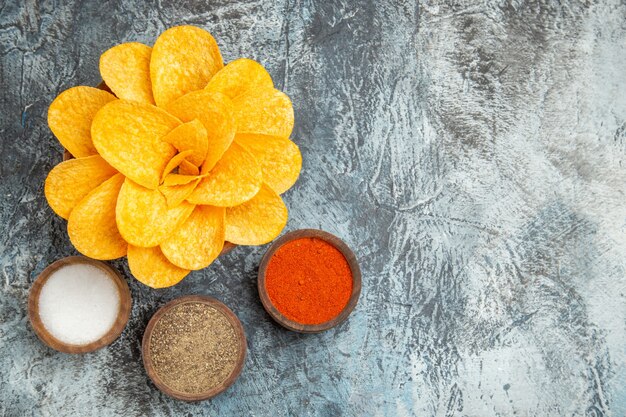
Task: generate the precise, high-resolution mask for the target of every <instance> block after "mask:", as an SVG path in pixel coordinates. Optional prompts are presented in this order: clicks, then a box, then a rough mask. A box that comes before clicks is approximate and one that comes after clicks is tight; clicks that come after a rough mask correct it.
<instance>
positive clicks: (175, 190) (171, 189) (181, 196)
mask: <svg viewBox="0 0 626 417" xmlns="http://www.w3.org/2000/svg"><path fill="white" fill-rule="evenodd" d="M199 182H200V178H197V179H195V180H193V181H192V182H190V183H187V184H181V185H169V186H168V185H161V186H159V191H160V192H161V194H163V196H164V197H165V200H166V201H167V207H169V208H172V207H176V206H178V205H179V204H180V203H182V202H183V201H185V200H186V199H187V197H189V196H190V195H191V193H192V192H193V190H194V189H195V188H196V186H197V185H198V183H199Z"/></svg>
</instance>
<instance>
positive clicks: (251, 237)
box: [225, 184, 287, 245]
mask: <svg viewBox="0 0 626 417" xmlns="http://www.w3.org/2000/svg"><path fill="white" fill-rule="evenodd" d="M286 224H287V207H286V206H285V203H283V200H282V199H281V198H280V196H279V195H278V194H276V193H275V192H274V190H272V189H271V188H270V187H268V186H267V185H266V184H263V186H262V187H261V190H260V191H259V193H258V194H257V195H255V196H254V198H253V199H252V200H250V201H248V202H246V203H244V204H242V205H240V206H237V207H230V208H227V209H226V235H225V239H226V240H227V241H229V242H232V243H235V244H237V245H262V244H264V243H267V242H269V241H271V240H272V239H274V238H275V237H276V236H278V235H279V234H280V232H281V231H282V230H283V228H284V227H285V225H286Z"/></svg>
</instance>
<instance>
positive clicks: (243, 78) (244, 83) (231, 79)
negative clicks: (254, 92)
mask: <svg viewBox="0 0 626 417" xmlns="http://www.w3.org/2000/svg"><path fill="white" fill-rule="evenodd" d="M256 87H268V88H272V87H274V83H273V82H272V77H271V76H270V75H269V74H268V72H267V71H266V70H265V68H263V65H261V64H259V63H258V62H256V61H253V60H251V59H247V58H240V59H236V60H234V61H232V62H230V63H228V64H227V65H226V66H225V67H224V68H222V69H221V70H219V71H218V72H217V74H215V75H214V76H213V78H211V80H210V81H209V83H208V84H207V86H206V87H205V88H206V89H207V90H209V91H216V92H218V93H222V94H224V95H226V96H227V97H228V98H230V99H231V100H232V99H234V98H235V97H237V96H240V95H242V94H243V93H245V92H246V91H248V90H250V89H252V88H256Z"/></svg>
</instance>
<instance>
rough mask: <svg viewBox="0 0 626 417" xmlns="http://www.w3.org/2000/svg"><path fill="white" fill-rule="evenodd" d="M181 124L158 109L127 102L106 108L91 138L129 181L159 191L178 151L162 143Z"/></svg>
mask: <svg viewBox="0 0 626 417" xmlns="http://www.w3.org/2000/svg"><path fill="white" fill-rule="evenodd" d="M179 124H180V121H179V120H178V119H176V118H175V117H173V116H171V115H169V114H168V113H166V112H165V111H163V110H161V109H159V108H158V107H155V106H152V105H149V104H143V103H137V102H132V101H126V100H116V101H114V102H112V103H109V104H108V105H106V106H104V107H103V108H102V109H101V110H100V111H99V112H98V114H97V115H96V117H95V118H94V119H93V125H92V127H91V134H92V136H93V143H94V145H95V146H96V149H97V150H98V152H99V153H100V155H101V156H102V157H103V158H104V159H105V160H106V161H107V162H108V163H109V164H111V165H112V166H113V167H114V168H116V169H117V170H118V171H119V172H121V173H122V174H124V175H125V176H126V177H128V178H130V179H131V180H133V181H135V182H136V183H137V184H140V185H143V186H144V187H147V188H150V189H156V188H157V187H158V185H159V180H160V179H161V174H162V173H163V170H164V169H165V166H166V165H167V163H168V162H169V161H170V159H172V157H173V156H174V155H175V154H176V148H174V147H173V146H172V145H170V144H169V143H165V142H163V141H162V140H161V138H162V137H163V136H165V135H166V134H167V133H169V132H170V130H172V129H174V128H175V127H176V126H178V125H179Z"/></svg>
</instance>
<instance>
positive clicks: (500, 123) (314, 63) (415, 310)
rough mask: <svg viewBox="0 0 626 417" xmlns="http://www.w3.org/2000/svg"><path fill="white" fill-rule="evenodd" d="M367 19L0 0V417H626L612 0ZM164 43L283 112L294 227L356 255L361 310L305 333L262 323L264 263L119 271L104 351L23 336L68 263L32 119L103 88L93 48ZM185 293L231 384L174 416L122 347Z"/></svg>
mask: <svg viewBox="0 0 626 417" xmlns="http://www.w3.org/2000/svg"><path fill="white" fill-rule="evenodd" d="M174 3H177V5H174ZM379 3H380V4H379ZM383 3H386V2H374V1H372V2H363V3H361V2H358V3H355V2H349V1H345V2H341V3H340V2H336V3H333V4H331V3H330V2H324V1H318V2H309V1H303V2H301V1H296V0H287V1H286V2H280V3H277V2H274V1H273V0H266V1H249V2H244V1H237V2H231V1H222V2H212V3H211V4H205V2H203V1H192V0H187V1H177V2H167V1H164V0H163V1H158V2H155V1H145V2H144V1H141V0H128V1H121V2H118V3H108V2H104V1H89V2H87V1H84V2H68V1H56V2H43V1H42V2H35V1H29V0H26V1H16V0H8V2H7V1H1V0H0V57H1V58H0V59H1V61H0V64H1V68H0V89H1V93H0V99H1V102H0V122H1V124H0V129H1V130H0V137H1V147H2V148H1V151H0V162H1V167H0V169H1V180H0V181H1V182H0V197H1V200H0V262H1V270H0V287H1V292H0V415H6V416H30V415H37V416H39V415H41V416H56V415H80V416H88V415H89V416H95V415H97V416H105V417H106V416H114V415H121V414H123V415H127V416H140V415H151V416H181V415H182V416H187V415H188V416H191V415H212V416H228V415H237V416H239V415H251V416H264V415H268V416H283V415H299V416H307V415H310V416H313V415H319V416H339V415H376V416H392V415H398V416H412V415H419V416H510V415H518V416H530V415H536V416H566V415H567V416H570V415H572V416H589V417H597V416H609V415H613V416H624V415H626V297H625V294H626V278H625V269H626V258H625V255H626V234H625V231H626V200H625V197H626V196H625V192H626V166H625V161H626V158H625V155H626V88H625V86H626V4H625V3H624V2H623V1H621V2H619V1H615V2H613V1H608V0H607V1H598V2H592V1H589V2H578V1H562V2H559V1H538V2H537V1H535V2H532V3H531V4H526V2H521V1H519V2H518V1H502V2H493V3H491V4H486V3H482V2H469V1H455V2H444V1H429V2H426V1H424V2H420V3H419V4H416V3H415V2H410V1H406V2H395V3H394V4H388V5H385V4H383ZM182 23H188V24H194V25H199V26H202V27H204V28H206V29H208V30H209V31H211V32H212V33H213V34H214V35H215V37H216V38H217V40H218V43H219V45H220V47H221V48H222V53H223V55H224V58H225V59H226V60H227V61H228V60H232V59H235V58H237V57H241V56H245V57H251V58H254V59H257V60H259V61H260V62H262V63H263V64H264V65H265V66H266V67H267V68H268V70H269V71H270V73H271V74H272V76H273V77H274V80H275V83H276V85H277V86H278V87H279V88H282V89H284V90H285V91H286V92H287V93H288V94H289V95H290V96H291V97H292V99H293V103H294V107H295V114H296V120H297V123H296V128H295V131H294V134H293V138H294V140H295V141H296V143H298V145H299V146H300V148H301V149H302V153H303V156H304V168H303V171H302V175H301V177H300V180H299V181H298V183H297V184H296V186H295V188H294V189H292V190H291V191H289V192H288V193H287V194H286V202H287V205H288V207H289V209H290V213H291V218H290V221H289V224H288V226H287V228H288V229H296V228H301V227H318V228H322V229H325V230H328V231H330V232H332V233H335V234H337V235H339V236H341V237H343V238H344V239H345V240H346V241H347V242H348V243H349V244H350V245H351V246H352V247H353V248H354V250H355V252H356V253H357V254H358V256H359V258H360V260H361V266H362V269H363V273H364V290H363V293H362V296H361V299H360V303H359V305H358V307H357V309H356V310H355V312H354V314H353V315H352V316H351V318H350V320H349V321H348V322H347V323H345V324H343V325H342V326H340V327H339V328H337V329H335V330H332V331H329V332H327V333H324V334H320V335H308V336H305V335H298V334H294V333H290V332H287V331H284V330H282V329H280V328H278V327H277V326H276V325H275V324H274V323H273V322H272V321H271V320H270V319H269V317H268V315H267V314H266V313H265V312H264V311H263V309H262V307H261V304H260V302H259V299H258V296H257V292H256V289H255V285H256V282H255V274H256V269H257V266H258V263H259V260H260V258H261V256H262V254H263V251H264V248H262V247H261V248H238V249H237V250H235V251H234V252H232V253H231V254H229V255H228V256H226V257H224V258H223V259H222V260H220V261H219V262H217V263H215V264H214V265H212V266H211V267H210V268H208V269H206V270H204V271H200V272H195V273H193V274H191V275H190V276H189V277H188V278H186V279H185V280H184V282H183V283H181V284H180V285H178V286H176V287H175V288H171V289H166V290H151V289H149V288H146V287H143V286H142V285H140V284H138V283H136V282H134V281H133V280H132V278H130V276H129V274H128V269H127V266H126V262H125V261H121V262H115V263H114V265H115V266H116V267H118V268H119V269H121V270H123V271H124V272H125V274H126V277H127V278H129V282H130V285H131V289H132V292H133V296H134V305H133V310H132V317H131V321H130V324H129V326H128V327H127V329H126V330H125V331H124V333H123V335H122V337H121V338H120V339H119V340H118V341H116V342H115V343H114V344H113V345H111V346H110V347H108V348H106V349H104V350H102V351H100V352H97V353H94V354H89V355H84V356H67V355H64V354H60V353H57V352H54V351H52V350H50V349H48V348H46V347H44V346H43V345H42V344H41V343H39V341H38V340H37V338H36V337H35V335H34V333H33V332H32V330H31V329H30V327H29V325H28V321H27V318H26V300H27V294H28V289H29V287H30V285H31V283H32V282H33V280H34V279H35V277H36V276H37V274H38V273H39V272H40V271H41V270H42V269H43V268H44V267H45V266H46V265H48V264H49V263H50V262H52V261H54V260H55V259H57V258H59V257H62V256H66V255H70V254H73V253H75V252H74V250H73V249H72V247H71V245H70V243H69V241H68V238H67V235H66V232H65V222H64V221H63V220H61V219H60V218H58V217H56V216H55V215H54V214H53V213H52V211H51V210H50V209H49V208H48V207H47V205H46V201H45V199H44V196H43V191H42V190H43V187H42V186H43V181H44V178H45V176H46V173H47V172H48V170H49V169H50V168H51V167H52V166H53V165H54V164H56V163H58V162H59V160H60V147H59V145H58V144H57V143H56V142H55V140H54V139H53V137H52V135H51V133H50V131H49V130H48V127H47V125H46V111H47V107H48V105H49V103H50V102H51V101H52V99H53V98H54V97H55V96H56V95H57V94H58V93H59V92H60V91H62V90H64V89H66V88H68V87H71V86H74V85H77V84H86V85H94V84H97V83H98V81H99V75H98V71H97V62H98V57H99V55H100V54H101V53H102V52H103V51H104V50H106V49H107V48H109V47H111V46H112V45H114V44H117V43H119V42H125V41H141V42H145V43H147V44H152V43H153V42H154V39H155V37H156V36H157V34H158V33H160V32H162V31H163V30H164V29H165V28H167V27H169V26H172V25H176V24H182ZM194 293H200V294H211V295H214V296H217V297H218V298H220V299H222V300H223V301H225V302H226V303H227V304H228V305H229V306H231V307H232V308H233V310H234V311H235V313H236V314H237V315H238V316H239V317H240V318H241V321H242V322H243V324H244V326H245V329H246V333H247V335H248V338H249V339H248V340H249V356H248V358H247V361H246V365H245V369H244V372H243V374H242V376H241V378H240V379H239V380H238V382H237V383H236V385H235V386H234V387H232V389H230V390H229V391H227V392H226V393H225V394H224V395H222V396H220V397H218V398H216V399H214V400H212V401H207V402H203V403H200V404H185V403H181V402H176V401H172V400H170V399H168V398H166V397H165V396H164V395H162V394H160V393H159V392H158V391H157V390H156V389H155V388H154V386H153V385H152V384H151V383H150V382H149V381H148V380H147V378H146V375H145V373H144V370H143V367H142V365H141V362H140V338H141V336H142V333H143V330H144V327H145V325H146V323H147V321H148V319H149V318H150V316H151V315H152V314H153V313H154V312H155V310H156V309H157V308H158V307H159V306H161V305H162V304H164V303H165V302H166V301H168V300H170V299H172V298H174V297H177V296H179V295H183V294H194Z"/></svg>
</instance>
